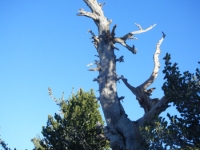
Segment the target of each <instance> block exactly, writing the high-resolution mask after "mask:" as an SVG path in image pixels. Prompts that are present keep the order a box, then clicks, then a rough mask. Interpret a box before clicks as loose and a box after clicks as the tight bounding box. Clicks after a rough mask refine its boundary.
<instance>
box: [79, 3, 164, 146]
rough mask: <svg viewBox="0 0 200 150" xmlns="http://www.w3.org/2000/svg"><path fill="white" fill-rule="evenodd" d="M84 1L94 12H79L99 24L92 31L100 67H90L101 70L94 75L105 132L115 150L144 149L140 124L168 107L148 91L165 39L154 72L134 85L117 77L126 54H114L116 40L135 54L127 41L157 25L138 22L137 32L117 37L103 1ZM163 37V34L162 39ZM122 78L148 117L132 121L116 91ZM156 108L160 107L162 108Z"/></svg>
mask: <svg viewBox="0 0 200 150" xmlns="http://www.w3.org/2000/svg"><path fill="white" fill-rule="evenodd" d="M84 2H85V3H86V4H87V5H88V7H89V8H90V9H91V12H86V11H85V10H84V9H80V10H79V13H78V14H77V15H79V16H86V17H89V18H92V19H93V20H94V22H95V24H96V25H97V27H98V36H96V35H95V34H94V33H93V32H92V31H91V30H89V32H90V33H91V34H92V38H93V40H94V41H93V43H94V46H95V48H96V49H97V52H98V56H99V60H98V61H96V65H97V68H91V69H89V70H90V71H99V76H98V77H97V78H95V79H94V81H97V82H98V84H99V92H100V97H99V100H100V103H101V106H102V109H103V113H104V116H105V120H106V123H107V127H106V128H105V134H106V136H107V138H108V139H109V140H110V145H111V148H112V149H113V150H125V149H128V150H143V149H145V148H143V147H142V146H141V142H142V141H141V140H142V138H141V136H140V134H139V126H143V124H144V122H145V121H152V118H153V116H154V115H155V114H159V113H160V112H162V111H163V110H164V109H165V108H166V106H164V105H163V104H165V103H166V100H165V98H163V100H162V101H163V102H162V103H161V101H160V104H159V106H158V107H155V106H156V105H155V102H154V101H152V99H150V97H149V95H148V94H147V93H148V92H149V90H146V88H147V87H148V86H149V85H150V84H151V83H153V81H154V80H155V78H156V77H157V73H158V68H159V61H158V60H157V59H158V55H159V53H160V51H159V46H160V44H161V42H162V41H159V42H160V43H158V45H157V46H158V47H157V51H156V52H155V56H154V61H155V67H154V70H153V73H152V75H151V76H150V78H149V79H148V80H147V81H145V82H144V83H143V84H141V85H140V86H138V87H136V88H135V87H133V86H131V85H130V84H129V83H128V82H127V79H125V78H124V77H123V76H121V77H118V76H117V74H116V62H117V61H119V62H122V61H123V56H122V57H120V58H118V59H117V58H116V56H115V53H114V50H115V49H117V48H116V47H115V43H119V44H121V45H123V46H124V47H126V48H127V49H128V50H129V51H131V52H132V53H133V54H136V49H135V46H132V47H131V46H129V45H127V44H126V40H127V39H136V38H134V37H133V35H135V34H140V33H143V32H146V31H148V30H150V29H152V28H153V27H154V26H155V25H153V26H150V27H149V28H147V29H145V30H144V29H142V27H141V26H140V25H138V24H136V25H137V26H138V28H139V30H138V31H133V32H130V33H128V34H125V35H124V36H123V37H115V29H116V27H117V26H116V25H114V27H113V29H112V30H111V31H110V24H111V21H109V20H108V19H107V18H106V17H105V16H104V13H103V11H102V7H103V5H104V4H99V3H97V1H96V0H84ZM164 36H165V35H164V34H163V38H164ZM163 38H162V40H163ZM119 79H122V80H123V82H124V83H125V85H126V86H127V87H128V88H129V89H130V90H131V91H132V92H133V94H134V95H136V97H137V99H138V101H139V103H140V105H141V106H142V107H143V108H144V110H145V115H146V116H145V115H144V117H142V118H140V119H139V120H138V121H135V122H133V121H131V120H130V119H129V118H128V117H127V115H126V113H125V111H124V109H123V107H122V105H121V103H120V100H122V99H123V98H124V97H118V94H117V88H116V82H117V81H118V80H119ZM150 92H152V91H150ZM158 100H159V99H158ZM158 100H157V101H158ZM157 101H156V102H157ZM157 105H158V104H157ZM157 108H159V110H158V109H157Z"/></svg>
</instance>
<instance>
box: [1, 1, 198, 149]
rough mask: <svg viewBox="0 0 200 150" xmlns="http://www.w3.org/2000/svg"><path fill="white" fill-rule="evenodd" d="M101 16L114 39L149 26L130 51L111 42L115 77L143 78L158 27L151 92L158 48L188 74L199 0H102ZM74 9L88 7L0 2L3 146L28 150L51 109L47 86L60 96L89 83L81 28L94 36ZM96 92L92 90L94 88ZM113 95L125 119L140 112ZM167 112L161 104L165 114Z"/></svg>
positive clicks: (90, 56)
mask: <svg viewBox="0 0 200 150" xmlns="http://www.w3.org/2000/svg"><path fill="white" fill-rule="evenodd" d="M105 2H106V5H105V6H104V12H105V15H106V16H107V17H108V18H109V19H112V20H113V24H111V26H113V25H114V24H117V25H118V27H117V29H116V34H117V36H123V35H124V34H126V33H128V32H130V31H134V30H137V27H136V26H135V25H134V23H138V24H141V25H142V27H143V28H146V27H148V26H150V25H153V24H154V23H156V24H157V25H156V27H155V28H154V29H152V30H150V31H149V32H147V33H143V34H140V35H137V37H138V38H139V40H138V41H128V43H129V44H131V45H132V44H134V45H135V46H136V48H137V49H138V53H137V54H136V55H133V54H132V53H130V52H129V51H128V50H126V49H125V48H123V47H121V46H120V45H117V47H118V48H120V51H116V55H117V56H121V55H124V57H125V62H124V63H120V64H118V67H117V73H118V75H124V76H125V77H126V78H128V80H129V82H130V83H131V84H132V85H134V86H137V85H139V84H141V83H142V82H143V81H144V80H146V79H147V78H148V77H149V76H150V74H151V71H152V69H153V59H152V56H153V53H154V51H155V46H156V43H157V42H158V40H159V39H160V38H161V36H162V34H161V31H164V32H165V33H166V35H167V36H166V39H165V40H164V42H163V44H162V46H161V50H162V53H161V55H160V60H161V70H160V73H159V77H158V78H157V80H156V82H155V83H154V84H153V85H152V86H153V87H157V89H156V91H155V92H154V93H153V97H158V98H160V97H162V95H163V92H162V90H161V86H162V84H163V75H162V69H163V67H164V64H163V60H162V58H163V57H164V56H165V54H166V52H168V53H170V54H172V61H174V62H178V64H179V68H180V70H181V71H186V70H189V71H192V72H194V70H195V68H197V67H198V64H197V62H198V61H199V60H200V38H199V36H200V9H199V8H200V1H199V0H193V1H189V0H177V1H173V0H169V1H160V0H154V1H145V0H134V1H133V0H123V1H111V0H106V1H105ZM79 8H84V9H86V10H89V9H88V8H87V6H86V5H85V3H84V2H83V1H82V0H76V1H67V0H60V1H53V0H42V1H41V0H30V1H26V0H9V1H8V0H0V69H1V71H0V95H1V96H0V97H1V98H0V127H1V128H0V135H1V138H2V139H3V140H5V141H6V142H7V143H8V144H9V146H10V147H11V148H14V147H16V148H17V149H18V150H24V149H26V148H27V149H28V150H31V149H33V144H32V143H31V142H30V140H31V138H34V137H35V136H36V135H37V134H40V135H41V129H42V126H44V125H46V121H47V115H48V114H51V115H53V114H54V113H55V112H57V111H58V110H59V108H58V107H57V106H56V104H55V103H54V102H53V100H51V99H50V97H49V96H48V91H47V88H48V87H51V88H52V90H53V94H54V96H56V97H60V96H61V94H62V92H63V91H64V92H65V97H66V98H68V97H69V96H70V93H71V91H72V87H74V89H75V91H77V90H78V89H79V88H83V89H84V90H85V91H88V90H89V89H91V88H93V89H94V90H98V85H97V83H94V82H93V81H92V80H93V78H94V77H96V76H97V73H95V72H88V71H87V69H88V68H87V67H86V64H88V63H90V62H93V60H95V59H96V58H95V57H94V55H95V54H96V50H95V49H94V46H93V45H92V43H91V41H90V39H89V38H90V34H88V33H87V30H88V29H92V30H93V32H95V33H97V29H96V26H95V24H94V23H93V21H92V20H91V19H89V18H86V17H77V16H76V13H77V10H78V9H79ZM96 95H97V96H98V93H96ZM118 95H119V96H125V100H124V102H123V105H124V107H125V109H126V111H127V113H128V116H129V117H130V118H131V119H133V120H134V119H138V118H139V117H141V116H142V115H143V110H142V109H141V108H140V106H139V105H138V104H137V101H136V100H135V96H134V95H132V94H131V92H130V91H129V90H128V89H127V88H126V87H125V86H124V85H123V83H120V84H118ZM170 110H171V111H173V109H169V110H168V111H170Z"/></svg>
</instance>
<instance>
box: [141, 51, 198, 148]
mask: <svg viewBox="0 0 200 150" xmlns="http://www.w3.org/2000/svg"><path fill="white" fill-rule="evenodd" d="M170 59H171V57H170V54H167V55H166V56H165V57H164V60H165V68H164V70H163V73H164V74H165V77H164V79H165V80H166V81H165V83H164V84H163V87H162V89H163V91H164V93H165V95H166V96H167V98H168V99H169V102H172V103H173V105H174V106H175V107H176V109H177V111H178V112H179V114H180V116H177V115H175V116H171V115H170V114H167V116H168V118H169V123H167V122H166V121H165V120H164V119H162V118H159V119H158V120H157V121H156V122H155V123H153V124H149V125H147V126H146V127H144V128H142V134H143V135H147V136H146V137H145V139H146V140H147V141H148V142H149V144H150V147H151V148H152V149H169V148H170V149H183V150H189V149H200V136H199V135H200V109H199V108H200V71H199V69H196V73H195V74H192V73H190V72H188V71H186V72H184V73H183V74H181V73H180V71H179V68H178V67H177V63H174V64H172V63H171V62H170ZM146 129H148V130H146Z"/></svg>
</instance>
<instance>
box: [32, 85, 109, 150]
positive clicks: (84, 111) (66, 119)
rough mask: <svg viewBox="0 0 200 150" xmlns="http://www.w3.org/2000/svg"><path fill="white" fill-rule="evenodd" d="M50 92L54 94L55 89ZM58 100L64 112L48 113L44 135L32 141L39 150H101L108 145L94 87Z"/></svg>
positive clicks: (43, 130)
mask: <svg viewBox="0 0 200 150" xmlns="http://www.w3.org/2000/svg"><path fill="white" fill-rule="evenodd" d="M49 93H50V95H52V92H51V89H49ZM54 99H55V98H54ZM55 101H56V102H57V104H58V105H59V107H60V109H61V111H60V112H61V114H55V115H54V117H52V116H50V115H49V116H48V121H47V125H46V127H43V129H42V134H43V136H44V138H43V139H39V138H34V139H33V140H32V142H33V143H34V145H35V149H40V150H43V149H52V150H64V149H69V150H85V149H87V150H95V149H96V150H100V149H106V148H107V147H108V143H107V141H106V138H105V136H104V135H103V120H102V118H101V114H100V112H99V110H98V108H99V104H98V102H97V100H96V98H95V95H94V92H93V90H91V91H90V92H84V91H83V90H82V89H80V90H79V91H78V93H77V94H76V95H74V94H72V96H71V98H69V99H68V100H67V101H65V100H64V98H63V97H62V98H61V99H60V100H56V99H55Z"/></svg>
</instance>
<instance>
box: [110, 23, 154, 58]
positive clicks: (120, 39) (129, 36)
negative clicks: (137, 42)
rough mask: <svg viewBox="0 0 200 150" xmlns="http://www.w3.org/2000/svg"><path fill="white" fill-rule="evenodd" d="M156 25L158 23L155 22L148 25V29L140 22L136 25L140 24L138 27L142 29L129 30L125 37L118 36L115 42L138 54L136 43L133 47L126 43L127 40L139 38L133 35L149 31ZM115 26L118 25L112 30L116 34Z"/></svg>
mask: <svg viewBox="0 0 200 150" xmlns="http://www.w3.org/2000/svg"><path fill="white" fill-rule="evenodd" d="M155 25H156V24H154V25H153V26H150V27H148V28H147V29H142V27H141V26H140V25H139V24H136V26H138V28H139V29H140V30H138V31H133V32H129V33H128V34H126V35H124V36H123V37H116V38H114V39H113V42H114V43H119V44H121V45H123V46H124V47H126V48H127V49H128V50H129V51H131V52H132V53H133V54H136V52H137V50H136V49H135V46H134V45H133V46H132V47H131V46H129V45H128V44H126V40H128V39H137V38H135V37H133V35H134V34H140V33H143V32H147V31H149V30H151V29H152V28H153V27H155ZM115 28H116V26H114V27H113V31H112V34H113V35H114V30H115Z"/></svg>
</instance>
